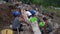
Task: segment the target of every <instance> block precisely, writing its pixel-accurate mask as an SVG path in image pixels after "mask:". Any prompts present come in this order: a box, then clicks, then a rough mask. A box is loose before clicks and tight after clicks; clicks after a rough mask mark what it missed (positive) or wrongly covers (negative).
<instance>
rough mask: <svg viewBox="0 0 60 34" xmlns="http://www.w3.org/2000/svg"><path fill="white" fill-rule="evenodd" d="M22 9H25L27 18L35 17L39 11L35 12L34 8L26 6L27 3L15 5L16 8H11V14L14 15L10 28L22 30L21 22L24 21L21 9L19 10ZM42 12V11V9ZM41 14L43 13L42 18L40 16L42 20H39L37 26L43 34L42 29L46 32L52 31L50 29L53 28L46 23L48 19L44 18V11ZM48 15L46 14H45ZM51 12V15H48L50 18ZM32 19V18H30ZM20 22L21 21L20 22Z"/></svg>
mask: <svg viewBox="0 0 60 34" xmlns="http://www.w3.org/2000/svg"><path fill="white" fill-rule="evenodd" d="M22 9H23V10H24V11H25V13H26V15H27V17H28V19H31V17H36V16H38V14H39V12H37V11H36V10H34V9H32V8H31V7H30V6H28V5H24V6H21V5H18V6H17V7H16V9H15V10H13V11H12V14H13V16H14V17H15V19H14V21H13V23H12V29H13V30H14V31H17V28H18V29H19V31H23V28H22V27H23V24H21V23H22V22H25V21H24V18H23V16H22V13H21V12H22V11H21V10H22ZM42 12H43V11H42ZM41 14H42V15H43V18H42V20H43V21H39V27H40V29H41V32H42V34H44V30H45V31H46V32H48V33H49V32H51V31H52V29H53V28H51V27H52V25H51V26H50V25H48V24H49V23H48V19H47V18H46V16H45V15H46V14H44V12H43V13H41ZM47 15H48V14H47ZM52 16H53V13H52V14H51V15H49V16H48V17H50V18H51V19H53V17H52ZM32 20H33V19H32ZM20 22H21V23H20ZM49 27H50V28H51V29H50V28H49ZM47 30H48V31H47Z"/></svg>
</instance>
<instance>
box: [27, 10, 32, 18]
mask: <svg viewBox="0 0 60 34" xmlns="http://www.w3.org/2000/svg"><path fill="white" fill-rule="evenodd" d="M26 14H27V16H28V18H30V17H31V16H32V14H31V13H30V12H29V11H28V10H26Z"/></svg>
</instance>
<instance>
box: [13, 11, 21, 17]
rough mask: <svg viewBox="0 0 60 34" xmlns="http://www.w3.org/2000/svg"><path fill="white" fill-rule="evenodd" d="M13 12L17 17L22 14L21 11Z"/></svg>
mask: <svg viewBox="0 0 60 34" xmlns="http://www.w3.org/2000/svg"><path fill="white" fill-rule="evenodd" d="M12 13H13V16H15V17H17V16H19V15H20V12H19V11H13V12H12Z"/></svg>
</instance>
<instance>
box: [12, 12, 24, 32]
mask: <svg viewBox="0 0 60 34" xmlns="http://www.w3.org/2000/svg"><path fill="white" fill-rule="evenodd" d="M13 16H14V17H15V19H14V21H13V23H12V29H13V30H14V31H17V28H18V29H19V31H23V29H22V27H23V24H21V23H20V22H21V21H24V19H23V18H22V16H21V13H20V12H19V11H15V12H13Z"/></svg>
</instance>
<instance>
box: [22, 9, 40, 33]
mask: <svg viewBox="0 0 60 34" xmlns="http://www.w3.org/2000/svg"><path fill="white" fill-rule="evenodd" d="M21 13H22V15H23V17H24V19H25V21H26V22H27V23H29V24H30V25H31V27H32V30H33V32H34V34H41V31H40V29H39V26H38V22H37V21H36V22H35V23H34V24H31V23H30V22H29V21H28V17H27V15H26V11H24V10H21Z"/></svg>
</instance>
